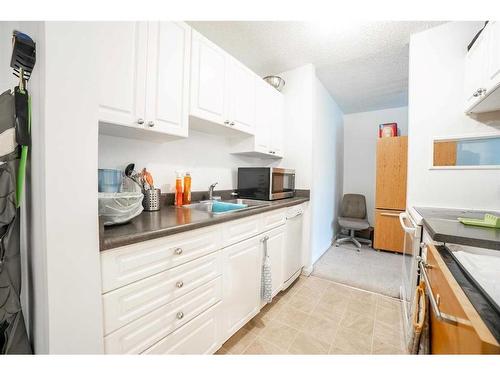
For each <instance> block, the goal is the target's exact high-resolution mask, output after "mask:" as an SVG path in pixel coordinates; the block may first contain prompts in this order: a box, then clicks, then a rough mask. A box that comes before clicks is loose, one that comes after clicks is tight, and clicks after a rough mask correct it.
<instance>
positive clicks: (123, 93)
mask: <svg viewBox="0 0 500 375" xmlns="http://www.w3.org/2000/svg"><path fill="white" fill-rule="evenodd" d="M97 25H98V26H97V27H98V28H99V33H100V34H101V35H103V37H102V39H101V41H100V43H99V45H98V46H97V48H98V53H97V56H96V58H97V59H98V61H99V63H98V65H99V71H98V72H97V74H98V75H99V79H98V81H99V91H98V98H99V99H98V100H99V120H100V121H103V122H109V123H114V124H120V125H125V126H131V127H140V126H141V125H140V124H139V123H138V122H141V121H140V119H144V116H145V90H146V58H147V43H148V41H147V37H148V25H147V23H146V22H99V23H98V24H97ZM75 74H77V73H76V72H75Z"/></svg>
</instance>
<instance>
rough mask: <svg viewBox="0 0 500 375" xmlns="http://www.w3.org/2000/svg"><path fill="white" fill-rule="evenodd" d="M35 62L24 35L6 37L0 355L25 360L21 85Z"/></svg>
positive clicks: (25, 114)
mask: <svg viewBox="0 0 500 375" xmlns="http://www.w3.org/2000/svg"><path fill="white" fill-rule="evenodd" d="M35 62H36V45H35V42H33V40H32V39H31V38H30V37H29V36H28V35H26V34H23V33H21V32H19V31H14V32H13V35H12V58H11V64H10V65H11V67H12V68H13V69H14V75H15V76H16V77H18V78H19V85H18V86H16V87H15V88H14V92H13V93H12V92H11V91H10V90H7V91H5V92H4V93H3V94H1V95H0V138H2V143H1V144H2V145H3V146H2V149H1V150H0V353H1V354H31V353H32V348H31V344H30V341H29V338H28V334H27V331H26V325H25V322H24V316H23V311H22V307H21V301H20V295H21V255H20V209H19V205H20V203H21V198H22V192H23V189H24V178H25V174H26V163H27V157H28V146H29V145H30V127H31V110H30V107H31V106H30V97H29V95H28V90H27V88H26V84H27V82H28V80H29V78H30V77H31V73H32V72H33V68H34V66H35Z"/></svg>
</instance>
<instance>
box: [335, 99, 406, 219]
mask: <svg viewBox="0 0 500 375" xmlns="http://www.w3.org/2000/svg"><path fill="white" fill-rule="evenodd" d="M388 122H397V124H398V128H399V129H400V131H401V133H400V134H401V135H407V134H408V107H398V108H387V109H382V110H378V111H369V112H359V113H351V114H347V115H345V116H344V194H348V193H355V194H363V195H364V196H365V197H366V206H367V210H368V220H369V221H370V224H371V225H372V226H373V225H374V224H375V179H376V159H377V138H378V126H379V124H385V123H388Z"/></svg>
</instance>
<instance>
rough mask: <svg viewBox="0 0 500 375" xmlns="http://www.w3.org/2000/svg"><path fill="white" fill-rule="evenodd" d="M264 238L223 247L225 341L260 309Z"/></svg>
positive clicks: (251, 239)
mask: <svg viewBox="0 0 500 375" xmlns="http://www.w3.org/2000/svg"><path fill="white" fill-rule="evenodd" d="M260 240H261V238H260V236H258V237H254V238H250V239H248V240H246V241H243V242H240V243H238V244H236V245H232V246H229V247H227V248H225V249H224V250H223V253H222V254H223V263H224V267H223V283H224V294H223V308H222V316H223V319H222V321H223V323H224V326H223V334H222V338H223V341H225V340H227V339H228V338H229V337H231V335H233V334H234V333H235V332H236V331H237V330H239V329H240V328H241V327H243V325H245V323H246V322H248V321H249V320H250V319H251V318H252V317H253V316H255V315H256V314H257V313H258V312H259V310H260V277H261V276H260V275H261V262H262V251H261V242H260Z"/></svg>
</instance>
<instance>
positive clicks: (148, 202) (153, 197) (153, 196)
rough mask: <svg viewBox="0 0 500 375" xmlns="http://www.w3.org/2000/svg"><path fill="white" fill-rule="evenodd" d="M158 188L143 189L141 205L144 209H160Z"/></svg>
mask: <svg viewBox="0 0 500 375" xmlns="http://www.w3.org/2000/svg"><path fill="white" fill-rule="evenodd" d="M160 194H161V191H160V189H148V190H144V199H143V200H142V206H143V207H144V211H158V210H159V209H160Z"/></svg>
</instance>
